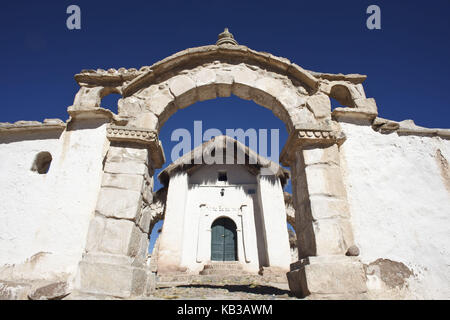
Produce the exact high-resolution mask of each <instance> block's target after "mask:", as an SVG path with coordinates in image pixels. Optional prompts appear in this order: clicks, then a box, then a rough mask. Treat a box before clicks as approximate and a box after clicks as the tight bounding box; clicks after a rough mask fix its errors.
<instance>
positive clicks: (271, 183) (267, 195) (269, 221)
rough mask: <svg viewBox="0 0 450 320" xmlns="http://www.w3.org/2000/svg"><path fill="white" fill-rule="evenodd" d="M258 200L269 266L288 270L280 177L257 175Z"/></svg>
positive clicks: (286, 232) (286, 234) (286, 237)
mask: <svg viewBox="0 0 450 320" xmlns="http://www.w3.org/2000/svg"><path fill="white" fill-rule="evenodd" d="M258 201H259V207H260V208H261V212H262V216H263V218H262V220H263V225H264V234H265V237H266V247H267V258H268V260H269V261H268V262H269V265H270V266H271V267H278V268H280V269H283V270H285V271H286V272H287V271H289V266H290V264H291V252H290V247H289V234H288V231H287V224H286V205H285V202H284V194H283V188H282V186H281V183H280V179H278V178H277V177H275V176H265V175H263V176H261V175H258Z"/></svg>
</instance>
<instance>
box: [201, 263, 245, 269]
mask: <svg viewBox="0 0 450 320" xmlns="http://www.w3.org/2000/svg"><path fill="white" fill-rule="evenodd" d="M209 269H211V270H242V265H241V264H240V263H224V262H219V263H208V264H205V266H204V267H203V270H209Z"/></svg>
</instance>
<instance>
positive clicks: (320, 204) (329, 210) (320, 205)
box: [281, 128, 367, 298]
mask: <svg viewBox="0 0 450 320" xmlns="http://www.w3.org/2000/svg"><path fill="white" fill-rule="evenodd" d="M343 141H344V137H341V136H340V135H339V134H338V133H336V132H335V131H333V130H332V129H331V128H306V129H297V130H296V131H295V132H294V133H293V134H292V135H291V136H290V137H289V139H288V142H287V143H286V146H285V147H284V149H283V151H282V154H281V162H282V163H283V165H286V166H290V167H291V171H292V194H293V204H294V208H295V224H296V226H295V229H296V232H297V241H298V250H299V252H298V253H299V259H300V260H299V261H298V262H296V263H293V264H291V271H290V272H289V273H288V274H287V275H288V280H289V286H290V289H291V291H293V293H295V294H296V295H297V296H300V297H305V296H307V295H313V296H315V297H318V298H320V297H325V296H327V297H328V296H336V295H337V296H339V297H345V296H351V297H355V296H358V295H361V294H364V293H365V292H366V291H367V288H366V284H365V275H364V269H363V267H362V264H361V263H360V262H359V260H358V258H356V257H350V256H348V255H354V250H353V249H354V243H353V241H354V240H353V230H352V226H351V223H350V212H349V208H348V202H347V195H346V190H345V186H344V183H343V179H342V173H341V168H340V160H339V144H341V143H343ZM349 248H352V250H349ZM346 254H347V255H346Z"/></svg>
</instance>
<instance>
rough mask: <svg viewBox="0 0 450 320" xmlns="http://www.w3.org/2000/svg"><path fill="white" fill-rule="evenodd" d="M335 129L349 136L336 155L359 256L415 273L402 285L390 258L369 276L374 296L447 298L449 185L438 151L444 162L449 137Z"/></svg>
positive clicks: (449, 281) (361, 128) (449, 284)
mask: <svg viewBox="0 0 450 320" xmlns="http://www.w3.org/2000/svg"><path fill="white" fill-rule="evenodd" d="M341 127H342V129H343V131H344V132H345V134H346V136H347V140H346V142H345V143H344V144H343V145H342V146H341V157H342V159H341V160H342V164H343V170H344V180H345V183H346V188H347V193H348V200H349V203H350V210H351V215H352V223H353V228H354V233H355V239H356V244H357V245H358V247H359V248H360V250H361V255H360V257H361V259H362V261H363V262H364V263H365V264H370V263H372V262H374V261H375V260H377V259H379V258H383V259H389V260H392V261H394V262H400V263H403V264H404V265H405V266H407V267H408V268H409V269H410V270H411V271H412V273H413V274H414V275H412V276H410V277H407V279H406V281H405V285H407V286H408V287H409V290H408V288H407V287H406V286H401V285H398V284H399V283H398V280H399V279H398V277H397V278H396V276H395V274H394V273H395V270H397V276H398V275H399V274H401V273H402V272H399V270H400V271H401V268H400V269H398V266H399V265H398V264H395V263H393V264H391V263H390V262H389V263H387V264H385V265H384V269H383V267H382V270H379V269H377V268H375V269H374V270H375V273H374V274H373V275H369V276H368V287H369V289H371V290H372V291H373V292H374V294H375V295H376V292H377V291H380V292H381V290H383V289H385V291H386V290H387V291H389V290H390V291H391V294H392V297H393V298H395V297H401V296H407V297H411V298H425V299H431V298H433V299H434V298H446V299H448V298H450V190H449V189H448V187H446V185H445V183H444V177H443V175H442V168H441V166H442V165H440V164H439V161H440V159H439V156H437V150H438V149H439V150H440V152H441V153H442V155H443V156H444V157H445V158H446V159H447V161H450V141H449V140H443V139H441V138H438V137H421V136H413V135H408V136H399V135H397V133H391V134H381V133H377V132H375V131H374V130H372V128H371V127H370V126H363V125H355V124H349V123H341ZM447 170H448V168H447ZM389 265H390V266H391V267H389ZM396 267H397V269H395V268H396ZM389 268H390V269H389ZM372 269H373V268H372ZM377 270H378V271H377ZM372 271H373V270H372ZM372 273H373V272H372ZM389 277H391V279H390V280H389V279H388V278H389ZM383 278H384V280H386V281H382V280H383ZM396 280H397V286H395V285H393V284H395V282H396ZM389 282H391V285H389Z"/></svg>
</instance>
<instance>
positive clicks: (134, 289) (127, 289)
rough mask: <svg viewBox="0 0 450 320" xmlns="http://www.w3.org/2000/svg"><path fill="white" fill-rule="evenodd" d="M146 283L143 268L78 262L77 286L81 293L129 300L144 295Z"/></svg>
mask: <svg viewBox="0 0 450 320" xmlns="http://www.w3.org/2000/svg"><path fill="white" fill-rule="evenodd" d="M146 281H147V274H146V271H145V270H144V269H143V268H136V267H131V266H127V265H116V264H106V263H91V262H85V261H81V262H80V268H79V275H78V285H79V290H80V291H81V292H85V293H92V294H100V295H108V296H114V297H122V298H130V297H133V296H140V295H142V294H143V293H144V289H145V285H146Z"/></svg>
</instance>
